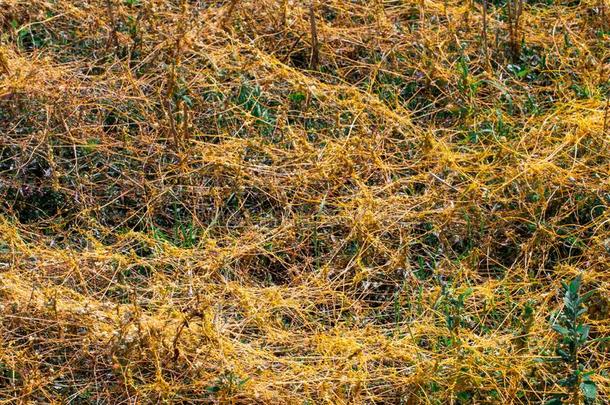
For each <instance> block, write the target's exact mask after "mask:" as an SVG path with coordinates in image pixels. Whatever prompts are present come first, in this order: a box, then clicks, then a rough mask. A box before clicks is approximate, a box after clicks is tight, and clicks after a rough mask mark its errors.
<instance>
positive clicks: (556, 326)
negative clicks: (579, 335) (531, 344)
mask: <svg viewBox="0 0 610 405" xmlns="http://www.w3.org/2000/svg"><path fill="white" fill-rule="evenodd" d="M553 330H554V331H555V332H558V333H561V334H562V335H564V336H566V335H569V334H570V331H569V330H568V328H565V327H563V326H561V325H559V324H554V325H553Z"/></svg>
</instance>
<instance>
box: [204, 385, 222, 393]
mask: <svg viewBox="0 0 610 405" xmlns="http://www.w3.org/2000/svg"><path fill="white" fill-rule="evenodd" d="M205 390H206V391H207V392H218V391H220V387H219V386H218V385H212V386H210V387H207V388H206V389H205Z"/></svg>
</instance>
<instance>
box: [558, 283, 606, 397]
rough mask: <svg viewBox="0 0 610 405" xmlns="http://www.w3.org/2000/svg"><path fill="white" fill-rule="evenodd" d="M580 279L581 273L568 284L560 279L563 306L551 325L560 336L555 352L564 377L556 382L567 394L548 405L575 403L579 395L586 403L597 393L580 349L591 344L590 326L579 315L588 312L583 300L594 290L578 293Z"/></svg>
mask: <svg viewBox="0 0 610 405" xmlns="http://www.w3.org/2000/svg"><path fill="white" fill-rule="evenodd" d="M581 282H582V278H581V276H578V277H576V278H575V279H574V280H572V282H570V284H566V283H564V282H562V285H563V289H564V298H563V301H564V306H563V309H562V311H561V313H559V314H558V317H557V319H556V320H555V322H554V323H553V326H552V327H553V330H554V331H556V332H557V333H559V334H560V335H561V340H560V343H559V345H558V346H557V348H556V353H557V355H558V356H559V361H560V362H562V363H563V366H564V367H565V370H566V371H565V373H566V375H565V377H564V378H561V379H560V380H558V381H557V384H559V385H560V386H562V387H566V388H567V389H568V391H569V393H570V394H558V395H556V396H555V397H554V398H553V399H551V400H550V401H549V402H548V404H562V403H563V401H564V400H570V401H571V403H574V404H578V403H580V399H581V397H580V395H581V394H582V395H583V396H584V399H585V401H587V402H588V401H593V400H594V399H595V397H596V396H597V386H596V385H595V382H594V381H593V380H591V375H592V374H593V372H592V371H585V370H584V365H583V364H582V362H581V360H582V359H581V352H582V349H583V348H584V347H585V346H587V344H588V343H590V340H589V332H590V330H591V327H590V326H589V325H586V324H584V323H583V322H582V320H581V316H582V315H583V314H584V313H585V312H586V311H587V308H586V307H585V306H584V303H585V302H586V300H587V299H588V298H589V297H590V296H591V295H592V294H593V293H594V292H595V291H594V290H592V291H589V292H588V293H585V294H582V295H581V294H580V292H579V290H580V286H581ZM570 397H571V399H570Z"/></svg>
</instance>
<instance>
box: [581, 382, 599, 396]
mask: <svg viewBox="0 0 610 405" xmlns="http://www.w3.org/2000/svg"><path fill="white" fill-rule="evenodd" d="M580 390H581V391H582V393H583V395H584V396H585V398H587V399H591V400H593V399H595V397H596V396H597V386H596V385H595V383H594V382H593V381H583V382H582V383H580Z"/></svg>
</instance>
